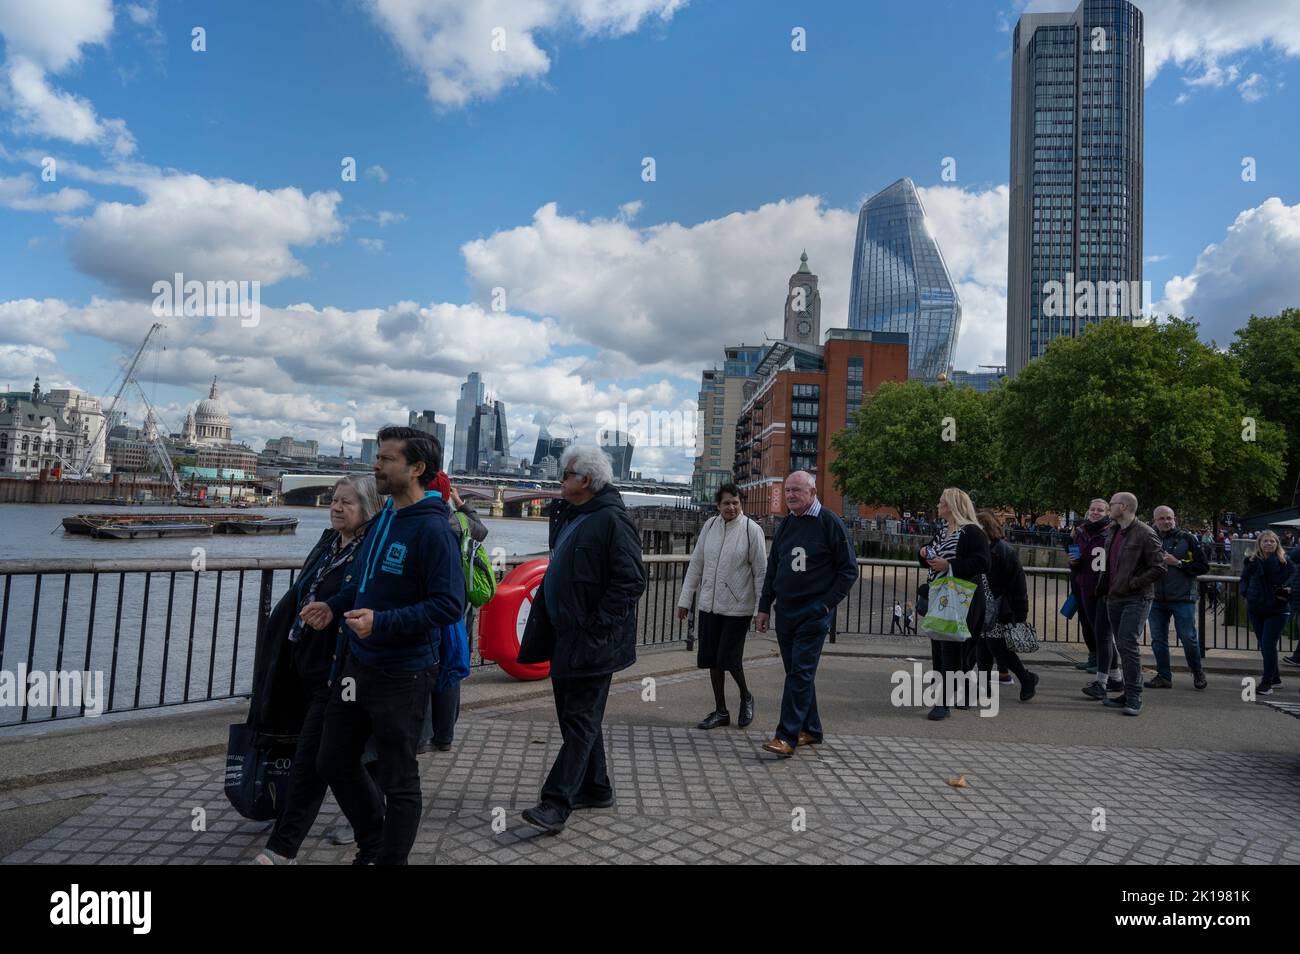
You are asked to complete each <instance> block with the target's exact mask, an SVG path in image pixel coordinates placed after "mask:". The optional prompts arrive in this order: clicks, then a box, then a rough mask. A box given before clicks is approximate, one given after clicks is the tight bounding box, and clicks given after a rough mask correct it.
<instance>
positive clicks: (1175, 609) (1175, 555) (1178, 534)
mask: <svg viewBox="0 0 1300 954" xmlns="http://www.w3.org/2000/svg"><path fill="white" fill-rule="evenodd" d="M1151 517H1152V519H1153V520H1154V521H1155V525H1156V533H1157V534H1159V535H1160V546H1161V548H1162V549H1163V550H1164V561H1165V566H1167V567H1168V568H1169V569H1168V571H1167V572H1166V573H1165V575H1164V578H1163V579H1160V580H1157V581H1156V589H1155V599H1154V600H1153V601H1152V602H1151V613H1150V615H1149V617H1148V622H1149V623H1150V626H1151V651H1152V652H1153V653H1155V657H1156V674H1155V675H1154V676H1152V677H1151V678H1150V679H1148V680H1147V682H1146V688H1148V689H1168V688H1170V687H1171V686H1172V685H1173V684H1174V675H1173V670H1172V669H1171V668H1170V666H1169V618H1170V617H1171V616H1172V617H1173V619H1174V631H1175V632H1176V633H1177V634H1178V641H1179V642H1181V643H1182V644H1183V654H1184V655H1186V657H1187V668H1188V669H1190V670H1191V672H1192V684H1193V685H1194V686H1195V687H1196V688H1197V689H1204V688H1205V687H1206V686H1207V685H1208V683H1207V682H1206V679H1205V671H1204V670H1203V669H1202V668H1201V647H1200V644H1199V643H1198V642H1197V640H1196V598H1197V585H1196V578H1197V577H1198V576H1200V575H1201V574H1203V573H1206V572H1208V571H1209V569H1210V564H1209V561H1208V560H1206V558H1205V554H1204V553H1202V552H1201V545H1200V543H1199V542H1198V541H1197V539H1196V537H1194V536H1193V535H1192V534H1190V533H1188V532H1187V531H1186V530H1183V529H1182V528H1181V527H1179V526H1178V519H1177V518H1176V517H1175V516H1174V511H1173V509H1172V508H1171V507H1163V506H1162V507H1156V509H1155V511H1154V512H1153V513H1152V514H1151Z"/></svg>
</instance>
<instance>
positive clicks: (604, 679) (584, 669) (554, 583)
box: [519, 446, 645, 835]
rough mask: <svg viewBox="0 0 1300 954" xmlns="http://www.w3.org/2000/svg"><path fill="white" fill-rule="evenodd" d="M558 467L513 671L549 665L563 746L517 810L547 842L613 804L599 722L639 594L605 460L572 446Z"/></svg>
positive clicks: (623, 514) (636, 550)
mask: <svg viewBox="0 0 1300 954" xmlns="http://www.w3.org/2000/svg"><path fill="white" fill-rule="evenodd" d="M560 467H561V469H562V471H563V475H562V477H561V482H560V493H561V494H562V496H563V498H564V499H563V500H562V501H560V502H558V503H557V504H556V507H555V509H554V510H553V511H552V513H551V539H550V549H551V558H550V563H549V564H548V565H547V567H546V575H545V576H544V577H543V578H542V583H541V585H540V586H539V587H538V588H537V595H536V596H535V597H534V598H533V605H532V609H531V611H530V612H529V614H528V623H527V625H526V626H525V627H524V636H523V640H522V642H521V644H520V646H519V661H520V662H521V663H538V662H546V661H549V662H550V664H551V688H552V690H553V691H554V693H555V714H556V717H557V719H558V720H559V723H560V734H561V736H562V737H563V739H564V744H563V745H561V746H560V752H559V755H557V756H556V758H555V764H554V765H552V766H551V772H550V774H549V775H547V777H546V782H545V784H544V785H543V786H542V796H541V801H540V803H539V804H537V805H535V806H534V807H532V808H529V809H526V810H525V811H524V812H523V819H524V821H525V822H527V823H528V824H529V825H531V826H533V827H534V828H537V829H540V830H541V831H543V832H546V833H547V834H550V835H554V834H557V833H558V832H560V831H561V830H563V828H564V824H565V822H566V821H567V820H568V817H569V815H570V814H571V813H572V812H573V811H574V810H575V809H581V808H608V807H609V806H610V805H613V804H614V787H613V785H612V784H611V783H610V780H609V774H608V772H607V771H606V769H605V741H604V736H603V734H602V732H601V728H600V723H601V719H602V718H604V715H605V701H606V699H607V698H608V696H609V684H610V680H611V678H612V677H613V674H614V673H616V672H618V671H619V670H621V669H626V668H627V667H628V666H630V665H632V663H634V662H636V605H637V601H638V600H640V598H641V594H642V593H643V592H645V570H644V568H643V567H642V565H641V537H640V534H639V533H638V532H637V529H636V524H634V523H633V522H632V518H631V517H630V516H629V515H628V512H627V508H626V507H624V505H623V498H622V497H621V496H620V495H619V493H618V491H617V490H615V489H614V486H613V481H614V474H613V470H612V468H611V467H610V463H609V458H608V457H606V456H605V453H604V451H602V450H600V449H599V448H597V447H579V446H573V447H570V448H568V449H567V450H566V451H565V452H564V456H563V457H561V458H560Z"/></svg>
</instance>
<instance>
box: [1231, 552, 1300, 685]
mask: <svg viewBox="0 0 1300 954" xmlns="http://www.w3.org/2000/svg"><path fill="white" fill-rule="evenodd" d="M1291 570H1292V567H1291V564H1290V563H1288V562H1287V558H1286V551H1284V550H1283V549H1282V543H1281V541H1279V540H1278V538H1277V534H1276V533H1274V532H1273V531H1272V530H1265V531H1264V532H1263V533H1261V534H1260V535H1259V539H1258V540H1257V541H1256V542H1255V552H1254V553H1253V554H1251V556H1250V558H1249V559H1248V560H1246V565H1245V567H1244V568H1243V569H1242V571H1241V583H1240V592H1241V594H1242V595H1243V596H1244V597H1245V598H1246V613H1247V615H1248V616H1249V617H1250V628H1251V629H1253V630H1254V631H1255V638H1256V639H1257V640H1259V651H1260V654H1261V655H1262V656H1263V657H1264V676H1263V678H1262V679H1260V681H1259V688H1258V689H1256V690H1255V692H1256V693H1257V694H1259V695H1261V696H1266V695H1269V694H1270V693H1272V691H1273V687H1274V686H1280V685H1282V679H1281V677H1280V674H1279V673H1278V664H1277V649H1278V645H1279V644H1280V643H1281V641H1282V630H1283V629H1285V628H1286V621H1287V619H1288V618H1289V617H1290V616H1291V605H1290V604H1291V587H1290V585H1289V583H1290V580H1291Z"/></svg>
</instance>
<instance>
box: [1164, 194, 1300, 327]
mask: <svg viewBox="0 0 1300 954" xmlns="http://www.w3.org/2000/svg"><path fill="white" fill-rule="evenodd" d="M1298 261H1300V203H1297V204H1295V205H1287V204H1286V203H1284V202H1283V201H1282V200H1281V199H1279V198H1276V197H1274V198H1271V199H1267V200H1265V201H1264V202H1262V203H1261V204H1260V205H1257V206H1256V207H1255V208H1253V209H1246V210H1245V211H1243V212H1242V213H1240V214H1239V215H1238V216H1237V218H1236V220H1235V221H1234V222H1233V223H1232V224H1231V225H1230V226H1228V230H1227V233H1226V234H1225V235H1224V237H1223V240H1222V241H1221V242H1216V243H1215V244H1213V245H1208V246H1206V248H1205V250H1204V251H1203V252H1201V254H1200V255H1199V256H1198V257H1197V259H1196V265H1195V266H1194V267H1193V268H1192V270H1191V272H1189V273H1188V274H1186V275H1175V276H1174V277H1173V278H1171V279H1170V280H1169V281H1168V282H1166V283H1165V289H1164V299H1163V300H1162V301H1160V302H1159V303H1157V305H1156V312H1157V313H1165V314H1174V315H1180V316H1186V317H1195V318H1196V319H1197V320H1198V321H1199V322H1200V325H1201V327H1200V334H1201V337H1203V338H1204V339H1206V340H1207V341H1208V340H1214V341H1216V342H1217V343H1218V344H1219V345H1220V346H1221V347H1222V346H1226V345H1227V344H1228V343H1229V342H1230V341H1231V340H1232V335H1233V332H1235V331H1236V330H1237V329H1238V328H1242V327H1244V326H1245V324H1246V319H1247V318H1249V317H1250V316H1251V315H1252V314H1256V315H1272V314H1277V313H1278V312H1279V311H1281V310H1282V309H1283V308H1295V307H1297V306H1298V305H1300V273H1298V272H1297V271H1296V262H1298Z"/></svg>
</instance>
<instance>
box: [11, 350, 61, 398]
mask: <svg viewBox="0 0 1300 954" xmlns="http://www.w3.org/2000/svg"><path fill="white" fill-rule="evenodd" d="M58 367H59V362H58V359H57V358H55V356H54V352H53V351H51V350H50V349H49V348H45V347H42V346H40V345H31V344H20V345H14V344H0V381H9V382H17V384H16V385H15V386H16V387H19V388H23V387H27V388H30V387H31V384H32V380H33V379H34V378H35V377H36V376H37V375H44V376H46V377H47V378H48V376H49V375H50V373H51V372H54V371H57V370H58ZM47 386H48V385H47Z"/></svg>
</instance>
